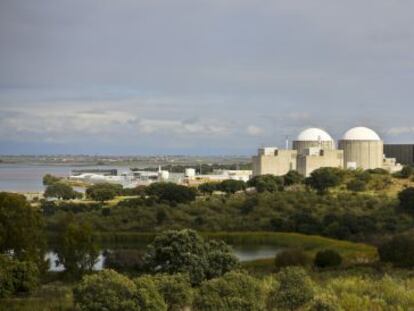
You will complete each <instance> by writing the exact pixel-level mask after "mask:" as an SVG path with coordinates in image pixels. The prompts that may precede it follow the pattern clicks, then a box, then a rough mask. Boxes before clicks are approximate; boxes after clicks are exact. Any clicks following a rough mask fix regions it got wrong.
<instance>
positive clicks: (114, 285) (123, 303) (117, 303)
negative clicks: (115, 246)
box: [73, 270, 141, 311]
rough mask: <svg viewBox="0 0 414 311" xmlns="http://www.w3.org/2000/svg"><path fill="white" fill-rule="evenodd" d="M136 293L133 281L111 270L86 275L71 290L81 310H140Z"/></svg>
mask: <svg viewBox="0 0 414 311" xmlns="http://www.w3.org/2000/svg"><path fill="white" fill-rule="evenodd" d="M136 294H137V287H136V285H135V284H134V282H132V281H131V280H130V279H128V278H127V277H126V276H123V275H121V274H118V273H117V272H115V271H113V270H103V271H101V272H99V273H97V274H93V275H86V276H84V277H83V279H82V281H81V282H80V283H79V284H78V285H77V286H76V287H75V288H74V290H73V297H74V301H75V303H76V304H77V305H78V306H79V307H80V309H81V310H83V311H102V310H111V311H140V310H141V308H140V305H139V304H138V301H137V299H136Z"/></svg>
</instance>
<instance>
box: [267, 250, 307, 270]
mask: <svg viewBox="0 0 414 311" xmlns="http://www.w3.org/2000/svg"><path fill="white" fill-rule="evenodd" d="M310 263H311V258H310V257H309V255H308V254H306V253H305V252H304V251H303V250H301V249H287V250H283V251H281V252H279V253H277V254H276V257H275V266H276V268H279V269H280V268H285V267H289V266H302V267H304V266H308V265H309V264H310Z"/></svg>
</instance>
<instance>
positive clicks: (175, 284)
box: [153, 274, 193, 311]
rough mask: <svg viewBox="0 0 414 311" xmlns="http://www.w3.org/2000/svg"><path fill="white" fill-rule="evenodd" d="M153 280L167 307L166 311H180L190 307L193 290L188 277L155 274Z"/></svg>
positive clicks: (184, 275) (183, 275)
mask: <svg viewBox="0 0 414 311" xmlns="http://www.w3.org/2000/svg"><path fill="white" fill-rule="evenodd" d="M153 280H154V282H155V285H156V286H157V289H158V291H159V292H160V293H161V295H162V297H163V298H164V301H165V302H166V304H167V306H168V311H181V310H183V309H184V308H185V307H187V306H191V304H192V301H193V290H192V288H191V283H190V278H189V276H188V275H186V274H174V275H168V274H157V275H155V276H154V277H153Z"/></svg>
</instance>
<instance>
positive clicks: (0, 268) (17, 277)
mask: <svg viewBox="0 0 414 311" xmlns="http://www.w3.org/2000/svg"><path fill="white" fill-rule="evenodd" d="M38 283H39V269H38V267H37V266H36V264H35V263H34V262H32V261H19V260H13V259H11V258H10V257H8V256H7V255H0V298H4V297H8V296H11V295H16V294H20V293H29V292H31V291H32V290H33V289H34V288H36V287H37V285H38Z"/></svg>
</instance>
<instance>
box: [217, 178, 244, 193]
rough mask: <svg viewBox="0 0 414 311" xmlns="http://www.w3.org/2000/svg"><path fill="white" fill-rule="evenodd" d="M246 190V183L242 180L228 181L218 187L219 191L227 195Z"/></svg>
mask: <svg viewBox="0 0 414 311" xmlns="http://www.w3.org/2000/svg"><path fill="white" fill-rule="evenodd" d="M245 189H246V183H245V182H244V181H242V180H233V179H227V180H223V181H222V182H221V183H219V184H218V185H217V190H220V191H223V192H225V193H236V192H238V191H242V190H245Z"/></svg>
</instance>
